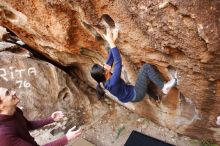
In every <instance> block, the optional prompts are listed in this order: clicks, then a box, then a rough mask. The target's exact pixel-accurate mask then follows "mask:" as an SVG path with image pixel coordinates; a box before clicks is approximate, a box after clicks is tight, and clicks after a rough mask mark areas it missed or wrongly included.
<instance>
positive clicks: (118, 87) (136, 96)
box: [90, 26, 176, 102]
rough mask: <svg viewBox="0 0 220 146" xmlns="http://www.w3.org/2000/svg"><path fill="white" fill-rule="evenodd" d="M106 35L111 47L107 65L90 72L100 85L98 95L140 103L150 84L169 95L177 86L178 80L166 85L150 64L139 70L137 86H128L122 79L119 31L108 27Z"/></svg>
mask: <svg viewBox="0 0 220 146" xmlns="http://www.w3.org/2000/svg"><path fill="white" fill-rule="evenodd" d="M106 30H107V31H106V35H105V34H103V37H104V38H105V40H106V41H107V42H108V44H109V46H110V48H111V49H110V51H109V55H108V59H107V60H106V63H105V64H104V65H103V66H102V65H99V64H94V65H93V66H92V69H91V71H90V73H91V76H92V78H93V79H95V80H96V82H97V83H98V85H97V87H96V91H97V95H98V96H99V97H102V96H104V94H105V90H108V91H109V92H110V93H111V94H113V95H114V96H116V97H117V98H118V99H119V100H120V101H121V102H138V101H141V100H142V99H143V98H144V96H145V95H146V93H147V92H148V85H149V82H150V81H152V82H153V83H154V84H156V85H157V86H158V87H159V88H160V89H161V90H162V92H163V93H164V94H167V93H168V92H169V91H170V89H171V88H172V87H174V86H175V84H176V79H174V78H173V79H171V80H170V81H168V82H167V83H164V81H163V79H162V77H161V75H160V73H159V72H158V71H157V70H155V69H154V67H153V66H152V65H150V64H144V65H143V66H142V67H141V69H140V70H139V73H138V76H137V80H136V84H135V86H133V85H128V84H126V83H125V82H124V80H123V79H121V71H122V60H121V56H120V53H119V50H118V48H117V47H116V45H115V40H116V39H117V36H118V31H117V30H115V29H112V28H110V27H108V26H106ZM113 63H114V70H113V73H111V71H110V70H111V66H112V65H113Z"/></svg>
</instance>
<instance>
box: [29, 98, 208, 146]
mask: <svg viewBox="0 0 220 146" xmlns="http://www.w3.org/2000/svg"><path fill="white" fill-rule="evenodd" d="M105 102H106V103H107V105H108V107H109V108H108V109H109V110H108V111H107V112H106V113H105V114H104V115H103V116H102V117H101V118H98V119H96V120H95V121H93V122H92V123H89V124H85V125H81V127H82V129H83V132H82V135H81V137H82V138H84V139H86V140H88V141H89V142H91V143H93V144H95V145H96V146H123V145H124V144H125V142H126V140H127V138H128V137H129V135H130V133H131V132H132V130H136V131H139V132H141V133H144V134H146V135H149V136H152V137H154V138H157V139H160V140H163V141H165V142H168V143H171V144H173V145H177V146H199V145H202V144H208V145H211V143H209V142H206V141H205V140H195V139H191V138H189V137H186V136H183V135H179V134H177V133H175V132H174V131H172V130H169V129H167V128H164V127H161V126H159V125H157V124H155V123H153V122H152V121H150V120H149V119H146V118H143V117H140V116H138V115H137V114H135V113H133V112H130V111H129V110H127V109H126V108H124V107H122V106H120V105H118V104H117V103H113V102H111V101H109V100H106V101H105ZM69 115H71V114H69ZM65 124H66V122H65V121H64V122H62V123H56V124H55V125H53V126H50V127H52V128H50V129H48V128H46V129H44V130H40V131H34V132H33V133H32V134H33V136H35V137H36V140H37V141H38V143H40V144H44V143H46V142H47V141H50V140H52V139H55V138H57V137H59V136H61V135H62V134H64V133H63V132H61V131H63V130H62V128H63V129H64V128H65ZM51 133H52V134H51ZM72 143H74V141H73V142H72ZM72 143H69V146H71V145H72ZM208 145H207V146H208Z"/></svg>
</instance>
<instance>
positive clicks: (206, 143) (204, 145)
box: [190, 139, 218, 146]
mask: <svg viewBox="0 0 220 146" xmlns="http://www.w3.org/2000/svg"><path fill="white" fill-rule="evenodd" d="M190 143H191V144H193V145H197V146H218V145H217V144H215V143H214V141H213V140H209V139H202V140H201V141H199V140H196V139H192V140H190Z"/></svg>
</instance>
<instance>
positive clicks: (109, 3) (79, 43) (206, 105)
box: [0, 0, 220, 141]
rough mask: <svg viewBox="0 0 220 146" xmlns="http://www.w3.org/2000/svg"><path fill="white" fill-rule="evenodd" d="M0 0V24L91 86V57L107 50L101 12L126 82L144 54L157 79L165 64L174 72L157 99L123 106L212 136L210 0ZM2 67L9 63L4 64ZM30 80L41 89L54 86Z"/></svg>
mask: <svg viewBox="0 0 220 146" xmlns="http://www.w3.org/2000/svg"><path fill="white" fill-rule="evenodd" d="M0 2H1V21H0V22H1V25H2V26H4V27H7V28H8V29H10V30H11V31H13V32H14V33H15V34H16V35H17V36H18V37H19V38H20V39H21V40H22V41H23V42H24V43H26V44H27V45H29V46H30V47H31V48H33V49H34V50H36V51H38V52H39V53H41V54H43V55H44V56H46V57H48V58H49V59H51V60H53V61H55V62H57V63H60V64H62V65H64V66H70V65H71V66H73V67H74V70H75V72H76V73H77V75H78V77H79V78H80V79H81V80H84V81H85V83H86V84H88V85H89V86H92V87H95V82H94V81H93V80H92V79H91V77H90V75H89V70H90V68H91V65H92V64H93V63H94V62H96V63H102V62H104V60H105V58H106V56H107V50H108V49H107V47H106V42H105V41H104V40H103V39H102V37H101V34H102V33H104V30H103V25H102V21H101V20H105V21H107V23H109V25H111V27H112V28H114V27H118V28H119V29H120V34H119V38H118V40H117V42H116V44H117V46H118V47H119V49H120V51H121V54H122V57H123V67H124V73H125V74H127V76H128V80H129V81H130V82H131V83H133V84H134V82H135V79H136V74H137V71H138V68H139V67H140V66H141V64H143V63H144V62H147V63H150V64H153V65H156V66H157V67H158V69H159V70H160V72H161V73H162V75H163V76H164V78H165V80H168V79H169V77H170V76H169V71H168V68H173V69H175V70H176V71H177V73H178V85H177V87H176V88H174V89H173V90H172V91H171V92H170V93H169V94H168V96H162V100H161V102H160V103H159V104H156V103H155V101H154V100H153V99H149V98H145V100H144V101H142V102H140V103H137V104H131V105H125V106H127V107H128V108H130V109H131V110H133V111H135V112H137V113H139V114H140V115H144V116H146V117H148V118H150V119H151V120H153V121H154V122H156V123H159V124H161V125H163V126H165V127H168V128H170V129H173V130H175V131H176V132H179V133H182V134H185V135H189V136H192V137H197V138H205V139H215V140H217V141H220V137H219V136H220V131H219V130H218V128H217V126H216V125H215V121H216V117H217V116H218V114H219V109H220V99H219V97H220V81H219V71H220V67H219V62H220V57H219V54H220V52H219V48H220V42H219V28H220V26H219V25H220V23H219V18H220V17H219V16H220V15H219V13H220V12H219V11H220V2H219V1H218V0H213V1H206V0H190V1H189V0H184V1H181V0H166V1H162V0H160V1H156V0H151V1H146V0H133V1H128V0H101V1H96V0H76V1H71V0H70V1H65V0H59V1H56V0H55V1H54V0H53V1H52V0H47V1H39V0H35V1H33V0H32V1H31V0H26V1H22V2H17V1H13V0H7V1H6V0H1V1H0ZM4 67H6V68H8V69H9V70H10V68H9V67H10V66H9V65H5V66H4ZM27 69H28V68H27ZM124 73H123V75H124ZM123 77H124V76H123ZM27 78H28V76H27ZM46 78H47V77H44V78H43V79H44V80H45V79H46ZM54 79H56V77H54ZM1 80H4V79H3V78H1ZM39 80H40V78H37V79H36V80H33V82H40V81H39ZM63 82H65V81H63ZM38 88H39V90H40V91H41V92H40V93H41V94H45V92H49V91H50V92H51V94H52V93H53V92H55V93H53V94H57V93H56V92H58V91H57V90H53V91H52V90H50V89H48V91H44V90H45V89H44V88H43V86H40V87H36V89H38ZM76 88H77V86H76ZM157 93H159V92H158V91H157ZM72 94H76V92H75V90H73V91H72ZM72 94H70V95H69V96H72ZM79 94H81V93H79ZM159 94H160V93H159ZM87 96H88V97H89V95H87ZM39 98H40V97H39ZM53 98H54V100H56V98H55V97H53ZM34 99H35V98H32V102H35V100H34ZM43 100H47V99H46V98H45V97H42V102H43ZM52 101H53V100H52ZM36 102H41V101H36ZM73 104H74V103H73ZM43 106H44V105H43V103H42V107H43ZM51 106H52V104H51ZM67 108H68V107H67Z"/></svg>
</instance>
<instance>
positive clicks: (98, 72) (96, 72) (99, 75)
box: [90, 64, 106, 98]
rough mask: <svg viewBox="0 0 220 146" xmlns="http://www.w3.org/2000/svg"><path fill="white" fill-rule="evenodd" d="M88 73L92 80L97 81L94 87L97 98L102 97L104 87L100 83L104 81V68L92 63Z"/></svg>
mask: <svg viewBox="0 0 220 146" xmlns="http://www.w3.org/2000/svg"><path fill="white" fill-rule="evenodd" d="M90 74H91V76H92V78H93V79H94V80H96V82H97V83H98V85H97V87H96V93H97V96H98V97H99V98H102V97H103V96H104V95H105V91H104V89H103V88H102V87H101V83H103V82H105V81H106V78H105V70H104V68H103V67H102V66H101V65H99V64H94V65H93V66H92V69H91V71H90Z"/></svg>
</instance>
